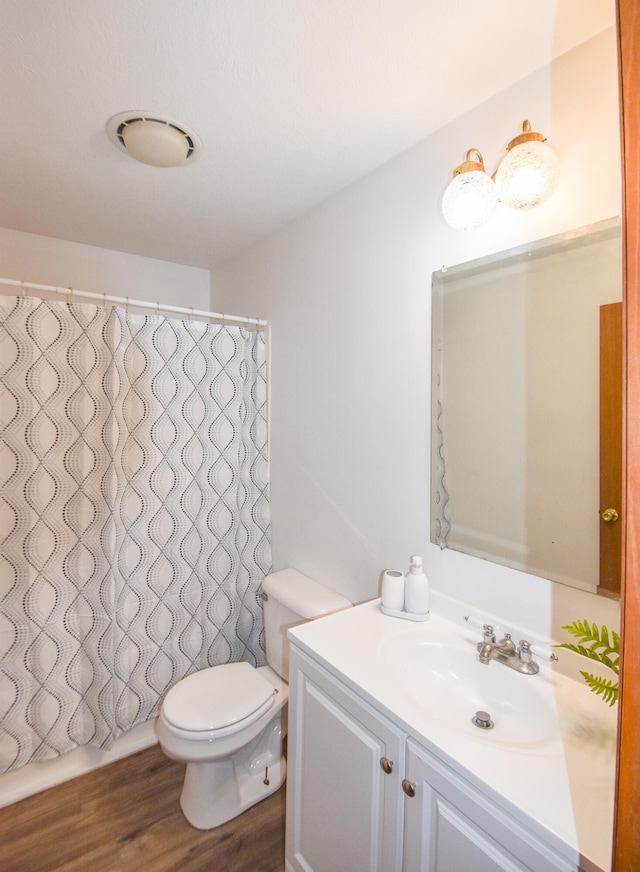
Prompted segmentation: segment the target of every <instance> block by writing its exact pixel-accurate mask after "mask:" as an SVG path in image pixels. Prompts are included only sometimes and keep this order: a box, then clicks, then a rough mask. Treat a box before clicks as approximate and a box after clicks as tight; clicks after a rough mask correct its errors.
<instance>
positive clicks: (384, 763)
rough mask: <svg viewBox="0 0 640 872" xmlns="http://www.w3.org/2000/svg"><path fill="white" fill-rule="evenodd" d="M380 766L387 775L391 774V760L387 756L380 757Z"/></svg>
mask: <svg viewBox="0 0 640 872" xmlns="http://www.w3.org/2000/svg"><path fill="white" fill-rule="evenodd" d="M380 768H381V769H382V771H383V772H385V773H386V774H387V775H391V773H392V772H393V760H389V759H387V757H381V758H380Z"/></svg>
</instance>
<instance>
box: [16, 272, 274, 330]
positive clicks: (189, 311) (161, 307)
mask: <svg viewBox="0 0 640 872" xmlns="http://www.w3.org/2000/svg"><path fill="white" fill-rule="evenodd" d="M0 284H1V285H11V286H12V287H18V288H23V289H24V290H29V289H31V290H34V291H46V292H48V293H50V294H63V295H64V296H66V297H84V298H86V299H89V300H98V301H99V302H102V303H112V304H114V305H116V306H124V307H125V308H126V307H128V306H135V307H136V308H138V309H153V310H154V312H160V311H162V312H171V313H173V314H176V315H191V316H192V317H193V316H196V317H198V318H210V319H214V320H216V321H231V322H233V323H235V324H250V325H253V326H255V327H266V326H267V321H263V320H261V319H259V318H245V317H243V316H242V315H223V314H222V313H220V312H204V311H201V310H200V309H193V308H186V307H184V306H169V305H168V304H165V303H149V302H146V301H144V300H131V299H129V297H112V296H110V295H109V294H95V293H91V292H90V291H79V290H76V289H75V288H57V287H55V286H54V285H39V284H37V283H36V282H23V281H17V280H16V279H3V278H0Z"/></svg>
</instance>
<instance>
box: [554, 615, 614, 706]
mask: <svg viewBox="0 0 640 872" xmlns="http://www.w3.org/2000/svg"><path fill="white" fill-rule="evenodd" d="M562 629H563V630H566V631H567V632H568V633H570V634H571V635H572V636H573V637H574V638H576V639H577V640H578V644H571V643H568V642H564V643H563V644H561V645H557V646H556V647H557V648H566V649H568V650H569V651H574V652H575V653H576V654H580V656H582V657H587V658H588V659H589V660H595V661H596V662H598V663H602V664H603V665H604V666H606V667H608V668H609V669H611V671H612V672H614V673H615V674H616V675H618V674H619V666H618V663H619V659H620V636H619V635H618V634H617V633H616V632H615V631H614V630H612V631H611V637H609V631H608V630H607V628H606V627H605V626H603V627H602V629H600V628H599V627H598V625H597V624H589V622H588V621H587V620H586V619H585V620H583V621H574V622H573V623H572V624H568V625H567V626H565V627H563V628H562ZM580 674H581V675H582V676H583V678H584V680H585V682H586V683H587V685H588V686H589V687H590V688H591V690H592V691H593V692H594V693H597V694H598V695H600V696H602V698H603V700H604V701H605V702H607V703H609V705H610V706H612V705H614V704H615V703H616V702H617V700H618V682H617V681H615V682H614V681H613V680H611V679H605V678H598V677H596V676H595V675H592V674H591V673H590V672H581V673H580Z"/></svg>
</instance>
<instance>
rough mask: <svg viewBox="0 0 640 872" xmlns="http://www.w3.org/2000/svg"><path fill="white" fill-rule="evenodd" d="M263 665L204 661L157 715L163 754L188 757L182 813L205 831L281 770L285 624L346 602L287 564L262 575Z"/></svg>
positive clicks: (271, 783)
mask: <svg viewBox="0 0 640 872" xmlns="http://www.w3.org/2000/svg"><path fill="white" fill-rule="evenodd" d="M262 588H263V599H264V616H265V642H266V651H267V661H268V663H269V665H267V666H260V667H254V666H251V665H250V664H249V663H243V662H240V663H226V664H224V665H221V666H210V667H208V668H206V669H201V670H199V671H198V672H194V673H192V674H191V675H188V676H187V677H186V678H183V679H181V680H180V681H178V682H177V683H176V684H175V685H173V687H172V688H171V689H170V690H169V691H168V693H167V695H166V696H165V698H164V700H163V702H162V706H161V708H160V714H159V716H158V720H157V722H156V733H157V736H158V741H159V743H160V747H161V748H162V750H163V751H164V753H165V754H166V755H167V756H168V757H171V758H172V759H174V760H179V761H182V762H185V763H186V764H187V767H186V772H185V779H184V784H183V788H182V794H181V797H180V807H181V808H182V812H183V814H184V816H185V818H186V819H187V820H188V821H189V823H190V824H191V825H192V826H194V827H196V828H197V829H202V830H207V829H212V828H213V827H217V826H219V825H220V824H223V823H225V821H228V820H231V818H234V817H236V816H237V815H239V814H241V813H242V812H243V811H245V810H246V809H248V808H249V807H250V806H252V805H255V803H257V802H259V801H260V800H262V799H265V798H266V797H267V796H269V795H270V794H271V793H274V792H275V791H276V790H278V788H279V787H280V786H281V785H282V783H283V781H284V779H285V775H286V760H285V757H284V749H283V743H284V737H285V736H286V724H287V699H288V696H289V688H288V685H287V681H286V679H288V641H287V639H286V633H287V629H288V628H289V627H290V626H292V625H293V624H297V623H301V622H302V621H304V620H310V619H313V618H317V617H320V616H322V615H323V614H328V613H330V612H334V611H338V610H340V609H343V608H347V607H349V606H351V603H350V602H349V601H348V600H347V599H345V598H344V597H342V596H340V594H336V593H334V592H333V591H330V590H329V589H328V588H326V587H324V586H322V585H320V584H318V583H317V582H315V581H312V580H311V579H310V578H307V576H304V575H302V574H301V573H299V572H297V571H296V570H293V569H284V570H280V571H279V572H275V573H272V574H270V575H268V576H267V577H266V578H265V579H264V582H263V585H262Z"/></svg>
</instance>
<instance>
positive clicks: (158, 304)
mask: <svg viewBox="0 0 640 872" xmlns="http://www.w3.org/2000/svg"><path fill="white" fill-rule="evenodd" d="M156 315H157V316H158V318H159V317H160V300H157V301H156Z"/></svg>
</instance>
